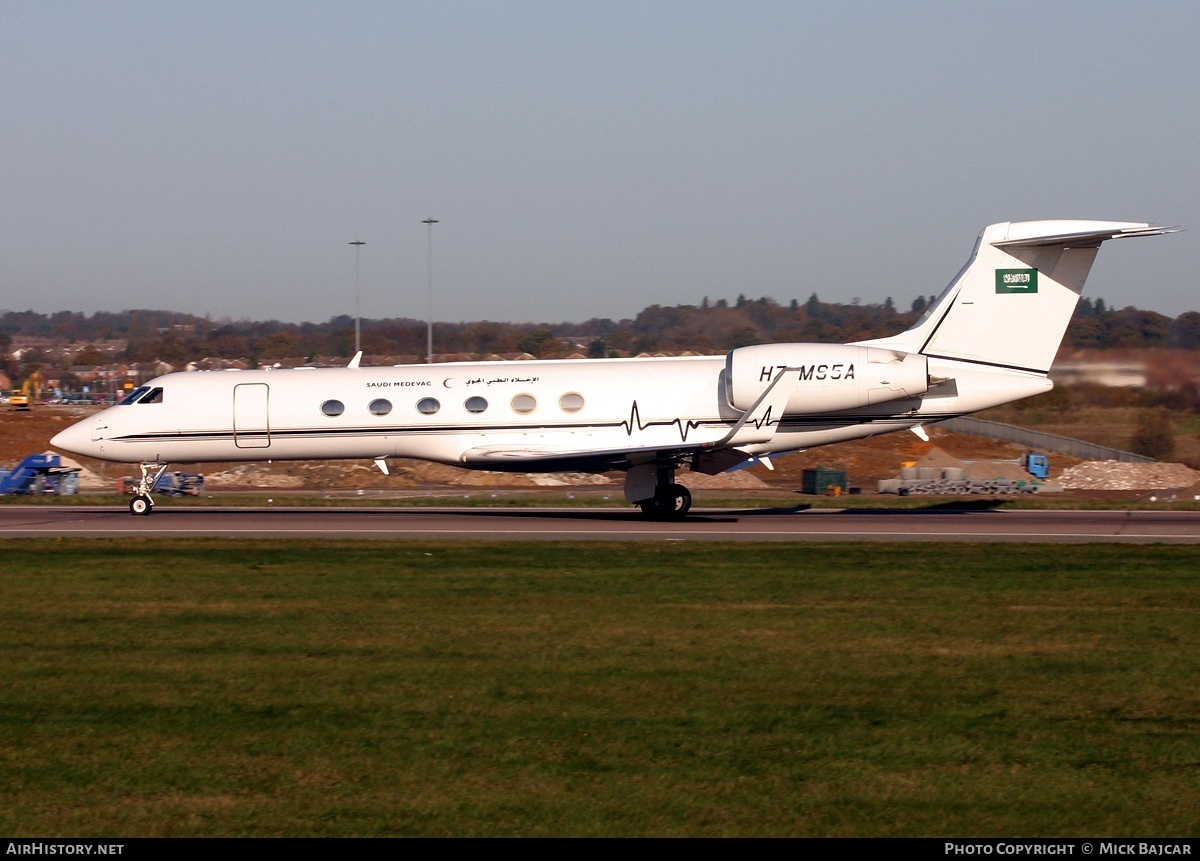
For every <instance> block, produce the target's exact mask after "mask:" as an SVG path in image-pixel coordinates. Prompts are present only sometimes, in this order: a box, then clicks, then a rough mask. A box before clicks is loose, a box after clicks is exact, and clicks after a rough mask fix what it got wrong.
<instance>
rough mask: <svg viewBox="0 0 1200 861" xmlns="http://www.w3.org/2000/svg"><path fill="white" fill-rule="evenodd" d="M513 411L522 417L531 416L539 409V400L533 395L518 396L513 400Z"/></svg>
mask: <svg viewBox="0 0 1200 861" xmlns="http://www.w3.org/2000/svg"><path fill="white" fill-rule="evenodd" d="M510 406H512V411H513V412H514V413H520V414H521V415H523V416H525V415H529V414H530V413H531V412H533V411H534V410H536V409H537V399H536V398H534V396H533V395H517V396H516V397H515V398H513V399H512V404H510Z"/></svg>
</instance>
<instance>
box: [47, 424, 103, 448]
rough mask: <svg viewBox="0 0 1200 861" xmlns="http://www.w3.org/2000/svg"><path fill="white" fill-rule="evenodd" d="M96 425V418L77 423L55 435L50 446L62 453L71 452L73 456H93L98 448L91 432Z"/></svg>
mask: <svg viewBox="0 0 1200 861" xmlns="http://www.w3.org/2000/svg"><path fill="white" fill-rule="evenodd" d="M94 424H96V419H95V418H90V419H85V420H83V421H81V422H77V423H75V424H73V425H71V426H70V427H69V428H67V429H66V430H63V431H60V432H59V433H57V434H55V435H54V438H53V439H51V440H50V445H52V446H54V448H57V449H61V450H62V451H69V452H70V453H71V454H82V455H85V456H86V455H91V454H93V453H94V450H95V448H96V445H95V443H94V442H93V441H92V431H91V427H92V425H94Z"/></svg>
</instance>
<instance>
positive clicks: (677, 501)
mask: <svg viewBox="0 0 1200 861" xmlns="http://www.w3.org/2000/svg"><path fill="white" fill-rule="evenodd" d="M638 505H640V506H641V508H642V514H644V515H646V516H647V517H651V518H653V519H655V520H675V519H678V518H682V517H683V516H684V515H686V514H687V513H688V510H689V509H690V508H691V507H692V494H691V491H689V490H688V489H687V488H686V487H684V486H683V485H682V484H671V485H668V486H666V487H663V488H656V489H655V491H654V496H653V497H651V498H650V499H646V500H643V501H642V502H639V503H638Z"/></svg>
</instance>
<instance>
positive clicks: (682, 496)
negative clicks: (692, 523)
mask: <svg viewBox="0 0 1200 861" xmlns="http://www.w3.org/2000/svg"><path fill="white" fill-rule="evenodd" d="M671 490H672V491H673V492H674V495H675V498H674V500H673V502H674V503H675V505H674V509H675V510H674V515H675V516H676V517H684V516H686V515H687V513H688V512H689V511H691V509H692V493H691V491H690V490H688V489H687V488H686V487H684V486H683V485H682V484H674V485H672V486H671Z"/></svg>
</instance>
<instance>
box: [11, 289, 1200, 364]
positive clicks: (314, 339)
mask: <svg viewBox="0 0 1200 861" xmlns="http://www.w3.org/2000/svg"><path fill="white" fill-rule="evenodd" d="M933 298H934V297H928V298H926V297H924V296H919V297H917V298H916V299H915V300H914V301H913V302H912V304H911V306H910V307H909V310H907V311H899V310H897V308H896V306H895V304H894V303H893V301H892V299H891V298H888V299H887V300H886V301H885V302H883V303H881V304H867V305H864V304H860V303H859V302H858V301H857V300H854V301H852V302H851V303H850V304H842V303H836V302H823V301H821V299H820V298H819V297H818V296H817V294H815V293H814V294H812V295H811V296H810V297H809V298H808V299H807V301H804V302H801V301H799V300H796V299H793V300H791V301H790V302H789V303H787V304H781V303H778V302H776V301H775V300H773V299H771V298H769V297H762V298H759V299H749V298H747V297H746V296H745V295H740V296H738V298H737V300H736V301H735V302H733V303H732V304H731V303H729V302H728V301H726V300H724V299H718V300H716V301H713V302H710V301H709V300H708V298H707V297H706V298H704V300H703V301H701V302H700V304H698V305H674V306H662V305H651V306H649V307H648V308H645V309H644V310H643V311H641V312H640V313H639V314H638V315H637V316H636V317H633V318H631V319H625V320H611V319H608V318H593V319H591V320H586V321H584V322H582V323H498V322H492V321H478V322H470V323H435V342H434V350H435V352H436V353H437V354H440V355H445V354H463V353H467V354H472V355H477V356H486V355H491V354H505V353H529V354H532V355H534V356H537V357H539V358H561V357H563V356H566V355H571V354H574V353H583V354H585V355H588V356H592V357H597V358H600V357H608V356H628V355H637V354H639V353H645V352H682V351H692V352H696V353H705V354H719V353H722V352H725V351H726V350H730V349H733V348H734V347H741V346H745V345H747V344H754V343H764V342H788V341H817V342H834V343H837V342H846V341H858V340H863V339H866V338H877V337H882V336H885V335H889V334H893V333H895V332H898V331H900V330H903V329H905V328H907V327H909V326H911V325H912V324H913V323H914V322H916V320H917V319H918V317H919V316H920V315H921V314H922V313H923V312H924V311H925V310H926V308H927V307H928V305H929V304H930V303H931V302H932V300H933ZM361 332H362V347H363V350H364V352H365V353H366V354H367V355H368V356H388V357H394V358H397V359H400V360H403V359H409V360H418V361H420V360H423V359H424V351H425V322H424V321H421V320H412V319H403V318H402V319H394V318H393V319H378V320H377V319H370V320H363V321H361ZM14 338H38V339H44V340H45V342H47V343H52V344H56V345H65V344H77V345H83V346H82V347H81V348H80V349H79V351H78V352H77V353H76V354H75V355H74V356H73V357H71V359H70V360H69V364H73V365H85V364H102V363H104V362H105V361H112V360H113V359H114V358H115V359H120V360H123V361H128V362H149V361H155V360H159V361H164V362H168V363H171V364H173V365H176V366H179V365H183V364H185V363H187V362H189V361H198V360H200V359H203V358H207V357H221V358H227V359H232V358H241V359H246V360H248V361H249V362H250V363H251V364H254V363H269V362H275V361H279V360H281V359H292V360H295V359H300V360H302V361H318V360H320V359H322V358H326V359H328V358H336V357H349V356H350V355H351V354H352V352H353V349H354V319H353V318H352V317H350V316H347V315H340V316H337V317H333V318H332V319H330V320H329V321H327V322H324V323H283V322H280V321H278V320H267V321H250V320H240V321H233V320H228V319H225V320H220V321H213V320H211V319H209V318H207V317H197V316H194V315H191V314H183V313H179V312H173V311H151V310H133V311H121V312H98V313H95V314H91V315H88V314H83V313H79V312H72V311H59V312H57V313H53V314H39V313H35V312H33V311H22V312H15V311H5V312H3V313H0V347H3V348H4V352H5V354H8V353H9V352H10V351H11V350H10V345H11V343H12V340H13V339H14ZM105 341H124V342H125V344H126V346H125V349H124V351H123V353H122V354H121V355H120V356H115V357H114V356H112V355H110V354H109V353H107V352H104V351H102V350H100V349H97V348H93V347H89V346H88V345H94V344H101V343H103V342H105ZM1064 343H1065V345H1066V346H1067V347H1068V348H1074V349H1082V348H1091V349H1111V348H1147V347H1178V348H1184V349H1200V312H1196V311H1188V312H1186V313H1184V314H1181V315H1179V316H1178V317H1176V318H1175V319H1171V318H1170V317H1167V316H1164V315H1162V314H1158V313H1156V312H1154V311H1143V310H1139V309H1137V308H1132V307H1128V308H1122V309H1120V310H1116V309H1110V308H1108V307H1107V306H1106V305H1105V303H1104V301H1103V300H1102V299H1096V300H1090V299H1084V300H1082V301H1081V302H1080V303H1079V306H1078V308H1077V309H1076V313H1075V316H1074V319H1073V320H1072V321H1071V324H1070V326H1069V328H1068V329H1067V335H1066V339H1065V342H1064ZM23 359H24V362H23V363H24V364H28V363H30V362H38V361H41V362H42V363H46V362H48V361H54V362H56V363H58V364H66V363H64V362H62V361H61V359H60V358H57V357H56V358H54V359H53V360H51V357H50V356H39V355H38V354H37V351H34V352H33V353H31V354H29V355H28V356H26V357H23ZM11 364H12V363H11V362H10V368H9V369H8V370H9V371H10V375H15V374H17V373H19V371H20V369H19V368H15V367H11Z"/></svg>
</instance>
